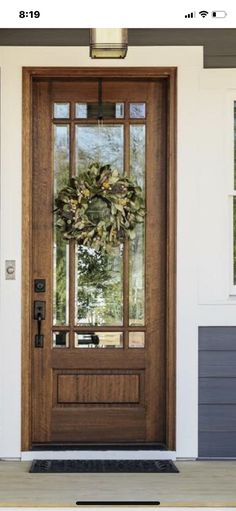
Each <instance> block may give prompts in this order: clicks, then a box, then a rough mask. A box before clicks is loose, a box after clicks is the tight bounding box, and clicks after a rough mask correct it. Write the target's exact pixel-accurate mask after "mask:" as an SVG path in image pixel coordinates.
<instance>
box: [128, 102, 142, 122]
mask: <svg viewBox="0 0 236 511" xmlns="http://www.w3.org/2000/svg"><path fill="white" fill-rule="evenodd" d="M145 115H146V104H145V103H130V104H129V116H130V118H131V119H144V118H145Z"/></svg>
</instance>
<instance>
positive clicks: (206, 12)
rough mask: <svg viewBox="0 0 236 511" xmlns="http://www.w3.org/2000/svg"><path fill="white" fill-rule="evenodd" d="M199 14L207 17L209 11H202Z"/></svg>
mask: <svg viewBox="0 0 236 511" xmlns="http://www.w3.org/2000/svg"><path fill="white" fill-rule="evenodd" d="M199 14H200V15H201V17H202V18H205V17H206V16H207V15H208V14H209V12H208V11H200V12H199Z"/></svg>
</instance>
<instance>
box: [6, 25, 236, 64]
mask: <svg viewBox="0 0 236 511" xmlns="http://www.w3.org/2000/svg"><path fill="white" fill-rule="evenodd" d="M128 35H129V46H203V47H204V67H205V68H235V67H236V43H235V41H236V29H234V28H232V29H231V28H228V29H215V28H214V29H194V30H193V29H182V28H177V29H166V28H161V29H159V28H150V29H147V28H132V29H129V30H128ZM88 45H89V29H85V28H79V29H65V28H63V29H57V28H54V29H44V28H42V29H21V28H19V29H14V30H13V29H8V28H2V29H0V46H88Z"/></svg>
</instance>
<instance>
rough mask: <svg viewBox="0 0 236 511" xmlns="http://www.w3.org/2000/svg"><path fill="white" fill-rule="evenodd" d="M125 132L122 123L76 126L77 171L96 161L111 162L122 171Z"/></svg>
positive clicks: (81, 170)
mask: <svg viewBox="0 0 236 511" xmlns="http://www.w3.org/2000/svg"><path fill="white" fill-rule="evenodd" d="M123 160H124V133H123V126H121V125H114V126H112V125H107V124H106V125H103V126H98V125H97V124H96V125H90V126H88V125H86V126H79V125H77V126H76V172H77V174H80V173H81V172H83V171H84V170H86V169H87V167H88V166H89V165H90V164H91V163H94V162H95V161H97V162H99V163H101V164H106V163H109V164H110V165H111V166H112V167H113V168H116V169H117V170H118V171H119V172H120V173H123V168H124V161H123Z"/></svg>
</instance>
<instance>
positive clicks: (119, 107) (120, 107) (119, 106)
mask: <svg viewBox="0 0 236 511" xmlns="http://www.w3.org/2000/svg"><path fill="white" fill-rule="evenodd" d="M124 116H125V104H124V103H116V119H123V118H124Z"/></svg>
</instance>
